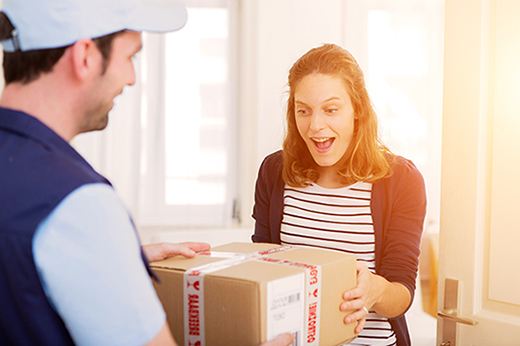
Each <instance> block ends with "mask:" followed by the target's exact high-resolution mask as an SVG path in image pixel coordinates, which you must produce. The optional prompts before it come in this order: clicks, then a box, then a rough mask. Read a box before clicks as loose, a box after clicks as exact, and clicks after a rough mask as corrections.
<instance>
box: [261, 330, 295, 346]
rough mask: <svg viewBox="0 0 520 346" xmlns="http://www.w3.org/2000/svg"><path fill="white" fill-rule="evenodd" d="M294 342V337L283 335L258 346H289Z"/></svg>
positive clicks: (288, 334)
mask: <svg viewBox="0 0 520 346" xmlns="http://www.w3.org/2000/svg"><path fill="white" fill-rule="evenodd" d="M293 341H294V335H292V334H290V333H285V334H282V335H280V336H279V337H277V338H276V339H273V340H271V341H267V342H264V343H263V344H261V345H260V346H289V345H290V344H292V343H293Z"/></svg>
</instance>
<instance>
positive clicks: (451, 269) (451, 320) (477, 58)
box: [437, 0, 520, 346]
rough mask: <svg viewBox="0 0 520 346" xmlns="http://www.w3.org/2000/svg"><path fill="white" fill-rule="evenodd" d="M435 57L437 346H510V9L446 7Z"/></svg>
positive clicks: (519, 317) (516, 151)
mask: <svg viewBox="0 0 520 346" xmlns="http://www.w3.org/2000/svg"><path fill="white" fill-rule="evenodd" d="M444 54H445V61H444V90H443V94H444V98H443V106H444V107H443V133H442V135H443V141H442V146H443V148H442V173H441V225H440V227H441V228H440V240H439V247H440V249H439V310H442V309H444V308H446V309H448V308H451V309H452V310H446V311H444V317H438V330H437V345H441V344H442V343H444V345H450V344H451V345H452V346H453V345H463V346H466V345H483V346H484V345H485V346H490V345H500V346H504V345H515V346H517V345H520V1H518V0H446V3H445V52H444ZM446 288H447V289H446ZM457 318H464V319H466V320H465V321H464V320H459V321H460V322H465V323H467V324H464V323H457V322H455V320H457ZM477 323H478V324H477ZM474 324H476V325H474Z"/></svg>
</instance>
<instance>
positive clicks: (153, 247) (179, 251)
mask: <svg viewBox="0 0 520 346" xmlns="http://www.w3.org/2000/svg"><path fill="white" fill-rule="evenodd" d="M142 248H143V252H144V254H145V255H146V258H147V259H148V261H149V262H156V261H162V260H164V259H167V258H170V257H174V256H178V255H182V256H184V257H188V258H191V257H195V255H196V254H197V252H201V251H208V250H209V249H210V248H211V246H210V245H209V244H207V243H192V242H187V243H180V244H174V243H158V244H149V245H143V246H142Z"/></svg>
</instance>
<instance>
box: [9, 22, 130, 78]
mask: <svg viewBox="0 0 520 346" xmlns="http://www.w3.org/2000/svg"><path fill="white" fill-rule="evenodd" d="M13 29H14V26H13V25H12V23H11V21H10V20H9V18H7V16H6V15H5V14H4V13H3V12H0V40H8V39H10V38H11V37H12V31H13ZM120 33H122V31H119V32H116V33H112V34H109V35H105V36H101V37H98V38H94V39H93V41H94V43H96V46H97V47H98V49H99V51H100V52H101V55H102V56H103V73H104V72H105V70H106V68H107V65H108V61H109V59H110V53H111V51H112V42H113V40H114V38H115V37H116V36H117V35H119V34H120ZM69 47H70V45H69V46H65V47H59V48H51V49H36V50H30V51H25V52H24V51H16V52H5V51H4V62H3V68H4V78H5V84H6V85H7V84H9V83H13V82H20V83H22V84H27V83H30V82H32V81H34V80H36V79H37V78H38V77H39V76H40V75H41V74H43V73H47V72H51V71H52V68H53V67H54V65H55V64H56V63H57V62H58V60H60V58H61V57H62V56H63V53H65V51H66V50H67V48H69Z"/></svg>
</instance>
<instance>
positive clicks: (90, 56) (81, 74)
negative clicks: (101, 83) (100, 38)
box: [70, 39, 103, 80]
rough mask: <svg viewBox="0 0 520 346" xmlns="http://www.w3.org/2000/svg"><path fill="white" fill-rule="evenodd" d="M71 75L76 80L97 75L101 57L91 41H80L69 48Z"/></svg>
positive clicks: (101, 61)
mask: <svg viewBox="0 0 520 346" xmlns="http://www.w3.org/2000/svg"><path fill="white" fill-rule="evenodd" d="M70 59H71V67H72V73H73V75H74V76H75V77H76V78H77V79H78V80H85V79H88V78H89V77H90V76H92V75H98V74H99V71H100V70H101V69H102V67H101V66H102V63H103V57H102V55H101V52H100V51H99V49H98V48H97V46H96V44H95V43H94V41H92V39H81V40H79V41H76V42H75V43H74V44H73V45H72V46H71V47H70Z"/></svg>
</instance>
